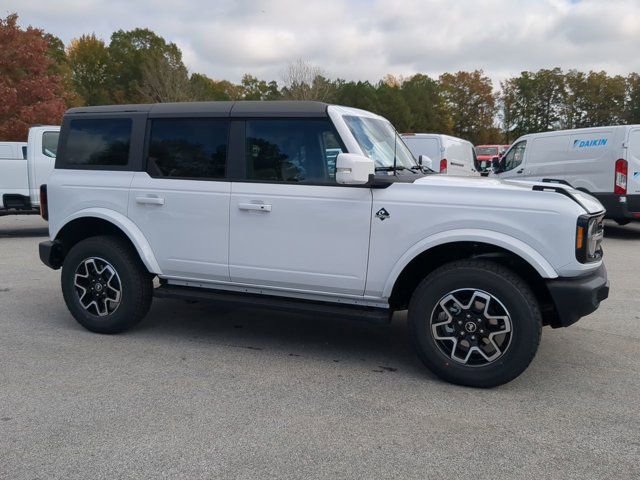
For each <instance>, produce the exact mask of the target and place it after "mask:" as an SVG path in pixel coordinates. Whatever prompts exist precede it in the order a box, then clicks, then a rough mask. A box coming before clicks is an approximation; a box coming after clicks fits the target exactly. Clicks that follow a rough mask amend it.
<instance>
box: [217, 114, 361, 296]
mask: <svg viewBox="0 0 640 480" xmlns="http://www.w3.org/2000/svg"><path fill="white" fill-rule="evenodd" d="M336 148H340V149H341V150H342V145H341V144H340V142H339V140H338V136H337V134H336V133H335V131H334V129H333V126H332V124H331V122H330V121H329V120H328V119H327V118H317V119H315V118H314V119H255V120H252V119H248V120H247V121H246V140H245V149H244V152H245V162H244V165H245V168H244V170H245V173H244V175H243V178H244V181H237V182H235V181H234V182H233V184H232V189H231V205H230V241H229V245H230V247H229V248H230V249H229V271H230V274H231V280H232V281H233V282H236V283H238V284H243V285H252V286H260V287H270V288H272V289H276V290H277V289H288V290H297V291H299V292H305V291H306V292H322V293H335V294H350V295H363V293H364V286H365V280H366V271H367V258H368V253H369V230H370V222H371V205H372V196H371V190H370V189H369V188H363V187H354V186H343V185H338V184H337V183H336V182H335V156H336V150H335V149H336Z"/></svg>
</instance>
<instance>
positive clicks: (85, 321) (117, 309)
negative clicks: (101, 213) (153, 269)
mask: <svg viewBox="0 0 640 480" xmlns="http://www.w3.org/2000/svg"><path fill="white" fill-rule="evenodd" d="M61 282H62V293H63V296H64V300H65V302H66V304H67V307H68V308H69V311H70V312H71V314H72V315H73V316H74V318H75V319H76V320H77V321H78V323H80V324H81V325H82V326H83V327H85V328H86V329H88V330H91V331H92V332H97V333H119V332H122V331H124V330H127V329H128V328H131V327H132V326H134V325H135V324H137V323H138V322H139V321H140V320H142V318H143V317H144V316H145V315H146V314H147V312H148V311H149V307H150V306H151V300H152V296H153V280H152V276H151V274H149V272H148V271H147V270H146V269H145V267H144V265H143V264H142V262H141V261H140V259H139V258H138V256H137V254H136V252H135V251H134V250H133V249H132V248H131V246H130V245H128V244H127V243H126V242H124V241H123V240H122V239H120V238H117V237H112V236H99V237H91V238H87V239H86V240H82V241H81V242H78V243H77V244H76V245H74V246H73V248H72V249H71V251H70V252H69V253H68V255H67V256H66V258H65V260H64V264H63V265H62V276H61Z"/></svg>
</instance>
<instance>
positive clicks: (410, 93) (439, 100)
mask: <svg viewBox="0 0 640 480" xmlns="http://www.w3.org/2000/svg"><path fill="white" fill-rule="evenodd" d="M401 90H402V96H403V97H404V99H405V101H406V102H407V105H408V106H409V108H410V110H411V120H410V123H409V126H408V130H410V131H412V132H438V133H451V129H452V125H451V123H452V122H451V115H450V113H449V111H448V110H447V107H446V105H445V102H444V98H443V96H442V93H441V92H440V86H439V85H438V82H436V81H435V80H433V79H431V78H429V77H428V76H427V75H422V74H420V73H419V74H417V75H414V76H412V77H410V78H408V79H407V80H405V81H404V82H402V87H401Z"/></svg>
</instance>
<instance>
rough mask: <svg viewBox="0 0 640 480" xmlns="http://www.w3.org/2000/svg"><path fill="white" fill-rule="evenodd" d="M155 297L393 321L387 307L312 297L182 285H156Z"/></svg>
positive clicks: (380, 321) (376, 320)
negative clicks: (321, 300)
mask: <svg viewBox="0 0 640 480" xmlns="http://www.w3.org/2000/svg"><path fill="white" fill-rule="evenodd" d="M153 296H154V297H156V298H176V299H182V300H191V301H203V302H212V303H220V304H225V305H226V306H232V307H251V308H265V309H269V310H281V311H286V312H298V313H307V314H316V315H320V316H325V317H327V316H328V317H341V318H345V319H350V320H360V321H365V322H369V323H376V324H386V323H389V322H390V321H391V310H390V309H387V308H375V307H364V306H358V305H343V304H336V303H329V302H314V301H310V300H299V299H291V298H285V297H276V296H266V295H255V294H248V293H235V292H228V291H222V290H212V289H208V288H196V287H182V286H177V285H167V284H165V285H161V286H160V287H158V288H156V289H155V290H154V292H153Z"/></svg>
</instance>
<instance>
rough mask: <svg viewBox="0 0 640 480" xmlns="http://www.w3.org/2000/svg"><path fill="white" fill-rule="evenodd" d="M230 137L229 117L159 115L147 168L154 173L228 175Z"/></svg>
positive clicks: (185, 176)
mask: <svg viewBox="0 0 640 480" xmlns="http://www.w3.org/2000/svg"><path fill="white" fill-rule="evenodd" d="M228 141H229V122H228V121H226V120H218V119H207V118H205V119H202V118H201V119H173V118H170V119H164V118H163V119H155V120H153V121H152V122H151V135H150V141H149V157H148V161H147V172H148V173H149V175H151V176H152V177H173V178H224V176H225V170H226V163H227V145H228Z"/></svg>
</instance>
